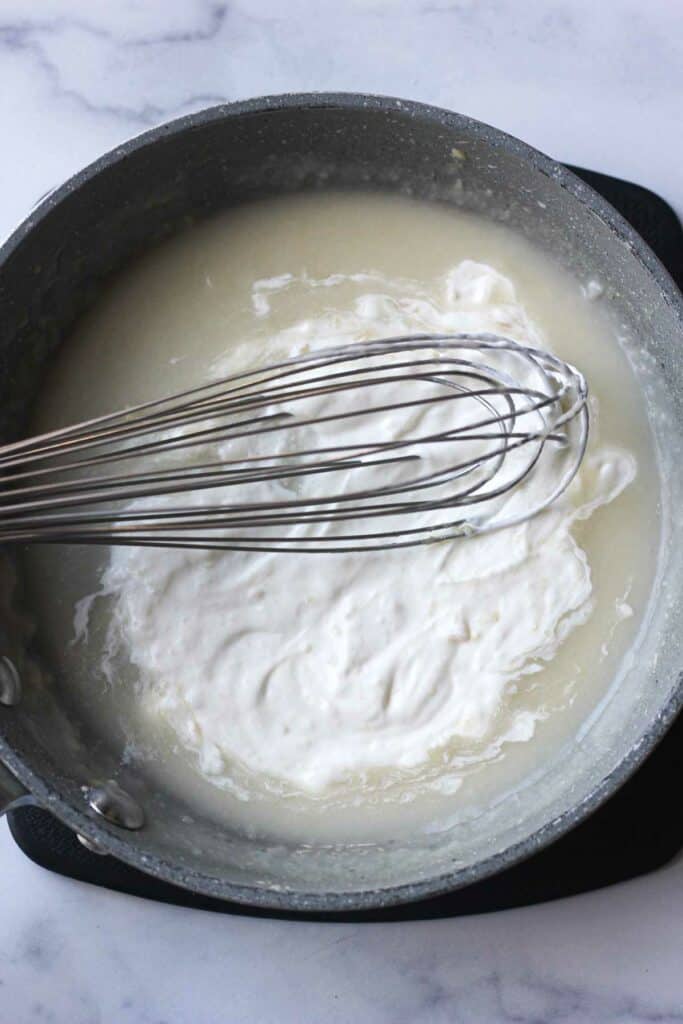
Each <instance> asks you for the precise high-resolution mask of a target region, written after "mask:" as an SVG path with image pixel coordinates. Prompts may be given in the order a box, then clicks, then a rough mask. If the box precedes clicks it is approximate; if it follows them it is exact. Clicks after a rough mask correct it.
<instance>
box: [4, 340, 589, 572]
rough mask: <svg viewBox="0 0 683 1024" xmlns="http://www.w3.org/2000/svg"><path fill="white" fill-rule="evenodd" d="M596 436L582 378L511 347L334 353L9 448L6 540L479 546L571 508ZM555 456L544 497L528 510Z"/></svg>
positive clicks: (308, 547)
mask: <svg viewBox="0 0 683 1024" xmlns="http://www.w3.org/2000/svg"><path fill="white" fill-rule="evenodd" d="M434 412H438V416H437V417H436V420H434V416H431V419H432V422H431V423H430V415H431V414H432V413H434ZM397 417H398V419H397ZM387 423H389V424H395V425H396V424H398V426H396V429H395V431H394V432H393V433H392V430H391V429H388V428H387ZM588 429H589V414H588V405H587V386H586V382H585V379H584V378H583V376H582V375H581V373H580V372H579V371H578V370H577V369H575V368H574V367H573V366H571V365H570V364H568V363H566V362H563V361H562V360H561V359H559V358H557V357H556V356H554V355H552V354H550V353H549V352H546V351H543V350H540V349H537V348H532V347H529V346H525V345H521V344H518V343H516V342H515V341H513V340H511V339H509V338H505V337H502V336H498V335H492V334H415V335H410V336H402V337H395V338H387V339H382V340H380V341H370V342H362V343H356V344H347V345H344V346H342V347H335V348H325V349H320V350H317V351H313V352H307V353H305V354H302V355H298V356H296V357H294V358H289V359H286V360H283V361H282V362H279V363H276V364H274V365H269V366H263V367H256V368H252V369H249V370H245V371H244V372H241V373H236V374H233V375H231V376H228V377H223V378H222V379H220V380H212V381H211V382H210V383H206V384H202V385H200V386H197V387H192V388H189V389H187V390H185V391H183V392H181V393H179V394H174V395H172V396H169V397H167V398H163V399H159V400H154V401H148V402H145V403H143V404H140V405H136V406H134V407H131V408H128V409H123V410H121V411H118V412H113V413H108V414H106V415H102V416H98V417H96V418H94V419H90V420H87V421H86V422H82V423H77V424H74V425H72V426H68V427H65V428H62V429H58V430H54V431H51V432H49V433H46V434H42V435H40V436H36V437H30V438H27V439H24V440H20V441H17V442H14V443H11V444H6V445H4V446H1V447H0V474H1V476H0V480H1V485H0V541H2V542H5V543H31V544H32V543H37V542H40V543H50V544H55V543H59V544H62V543H70V544H104V545H112V544H134V545H146V546H154V547H181V548H210V549H218V550H237V551H289V552H292V551H294V552H317V553H320V552H339V551H363V550H383V549H386V548H394V547H406V546H411V545H418V544H428V543H435V542H438V541H444V540H450V539H453V538H457V537H467V536H472V535H478V534H481V533H484V532H486V531H488V530H492V529H499V528H501V527H504V526H510V525H512V524H515V523H519V522H522V521H524V520H527V519H529V518H530V517H532V516H535V515H537V514H538V513H539V512H541V511H543V510H544V509H546V508H548V507H549V506H550V505H551V504H552V503H553V502H554V501H556V499H557V498H558V497H559V496H560V495H561V494H562V493H563V492H564V491H565V490H566V488H567V487H568V486H569V484H570V483H571V481H572V479H573V478H574V476H575V474H576V472H577V470H578V468H579V466H580V464H581V460H582V458H583V455H584V452H585V449H586V444H587V439H588ZM382 431H384V435H386V436H383V435H382ZM359 432H360V436H359V437H357V436H356V435H357V434H358V433H359ZM246 444H249V445H251V447H250V448H248V449H246V450H242V449H244V447H245V445H246ZM254 446H255V447H254ZM207 450H208V451H209V453H210V455H211V457H210V458H209V461H206V459H207V455H206V452H207ZM543 459H549V460H550V461H549V463H548V465H551V466H552V472H549V471H548V470H546V471H545V472H544V474H543V475H542V481H541V482H542V483H543V486H542V487H540V486H537V487H536V488H535V489H534V488H533V487H531V489H530V490H529V494H527V490H528V488H527V487H525V488H524V491H525V501H520V500H519V499H518V500H517V501H515V500H512V499H514V498H515V496H516V495H519V493H520V488H521V487H522V485H523V484H525V482H531V481H533V480H534V478H536V479H537V480H540V477H539V476H538V467H539V464H540V462H541V460H543ZM202 460H203V461H202ZM264 487H265V488H266V489H265V490H264ZM307 488H308V491H307ZM529 495H531V497H530V496H529Z"/></svg>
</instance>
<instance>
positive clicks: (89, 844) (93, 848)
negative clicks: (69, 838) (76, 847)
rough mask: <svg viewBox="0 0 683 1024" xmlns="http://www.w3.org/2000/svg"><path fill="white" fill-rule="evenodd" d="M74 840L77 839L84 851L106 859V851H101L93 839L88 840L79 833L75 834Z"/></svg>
mask: <svg viewBox="0 0 683 1024" xmlns="http://www.w3.org/2000/svg"><path fill="white" fill-rule="evenodd" d="M76 839H78V841H79V843H80V844H81V846H85V848H86V850H90V852H91V853H96V854H97V855H98V856H100V857H106V855H107V851H106V850H104V849H102V847H101V846H100V844H99V843H98V842H96V841H95V840H94V839H88V837H87V836H82V835H81V833H80V832H77V833H76Z"/></svg>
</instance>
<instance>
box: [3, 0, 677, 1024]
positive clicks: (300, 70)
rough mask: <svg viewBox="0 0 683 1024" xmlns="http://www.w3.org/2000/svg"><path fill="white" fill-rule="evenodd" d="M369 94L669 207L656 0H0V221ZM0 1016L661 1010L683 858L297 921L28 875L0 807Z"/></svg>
mask: <svg viewBox="0 0 683 1024" xmlns="http://www.w3.org/2000/svg"><path fill="white" fill-rule="evenodd" d="M309 89H311V90H314V89H318V90H319V89H327V90H330V89H346V90H355V91H375V92H381V93H390V94H394V95H402V96H408V97H411V98H415V99H421V100H426V101H429V102H433V103H437V104H441V105H443V106H448V107H452V108H454V109H457V110H461V111H463V112H466V113H469V114H472V115H473V116H475V117H478V118H481V119H482V120H485V121H489V122H491V123H492V124H495V125H497V126H499V127H501V128H504V129H507V130H508V131H511V132H513V133H514V134H517V135H520V136H522V137H523V138H525V139H526V140H527V141H529V142H531V143H533V144H535V145H537V146H539V147H540V148H541V149H544V150H545V151H547V152H550V153H552V154H553V155H555V156H558V157H560V158H563V159H566V160H569V161H572V162H574V163H578V164H583V165H584V166H590V167H594V168H596V169H598V170H603V171H606V172H608V173H609V172H613V173H617V174H620V175H621V176H623V177H627V178H631V179H633V180H636V181H639V182H641V183H642V184H644V185H649V186H650V187H652V188H654V189H656V190H658V191H659V192H660V193H662V194H663V195H664V196H665V197H666V198H667V199H668V200H669V201H670V202H671V203H672V204H673V205H674V207H675V208H676V209H677V210H678V212H679V213H681V212H683V177H682V176H681V165H682V162H683V131H682V128H683V116H682V111H683V106H682V104H681V98H682V96H683V7H682V6H681V5H680V4H679V3H678V0H649V2H648V3H643V2H642V0H603V2H602V3H598V2H596V0H565V2H557V0H547V2H542V0H533V2H531V0H525V2H521V0H498V2H496V0H421V2H419V0H404V2H392V0H355V2H349V0H337V2H331V0H317V2H314V0H287V2H286V3H285V2H284V0H234V2H232V3H227V4H225V5H223V4H220V3H212V2H204V0H145V2H142V0H138V2H135V0H117V2H116V3H96V4H93V3H92V2H87V0H34V2H33V3H32V4H28V3H27V2H26V0H0V138H2V141H3V145H2V159H0V183H1V187H0V236H1V235H4V234H6V233H7V232H8V231H9V230H11V228H12V227H13V226H15V225H16V224H17V223H18V222H19V221H20V220H21V219H22V218H23V217H24V216H25V214H26V213H27V211H28V210H29V208H30V207H31V206H32V204H33V203H34V202H35V201H36V200H37V199H38V197H39V196H40V195H41V194H42V193H44V192H45V191H47V190H48V189H49V188H51V187H52V186H53V185H55V184H57V183H58V182H60V181H61V180H63V179H64V178H65V177H66V176H67V175H69V174H70V173H71V172H73V171H75V170H76V169H77V168H79V167H80V166H82V165H83V164H85V163H87V162H88V161H90V160H91V159H93V158H94V157H96V156H97V155H98V154H100V153H102V152H103V151H105V150H106V149H109V148H110V147H112V146H113V145H115V144H116V143H118V142H120V141H121V140H123V139H124V138H126V137H128V136H130V135H133V134H135V133H137V132H139V131H141V130H143V129H145V128H146V127H148V126H150V125H152V124H155V123H156V122H158V121H160V120H165V119H167V118H171V117H174V116H176V115H178V114H180V113H184V112H187V111H190V110H193V109H197V108H200V107H202V106H206V105H209V104H212V103H215V102H219V101H221V100H225V99H235V98H242V97H246V96H250V95H259V94H263V93H268V92H281V91H291V90H309ZM0 879H1V887H2V896H1V897H0V1024H6V1022H7V1024H23V1022H25V1021H38V1022H48V1021H52V1022H59V1024H61V1022H65V1024H67V1022H68V1024H86V1022H87V1024H102V1022H105V1024H108V1022H116V1024H118V1022H122V1024H126V1022H145V1024H162V1022H164V1024H186V1022H187V1024H215V1022H218V1021H231V1022H232V1021H241V1022H250V1024H251V1022H274V1024H281V1022H289V1021H292V1022H309V1021H310V1022H318V1021H322V1020H325V1021H328V1022H347V1021H353V1022H387V1024H401V1022H429V1024H440V1022H446V1021H448V1022H455V1021H463V1022H467V1024H470V1022H479V1021H483V1022H487V1024H495V1022H497V1021H509V1022H513V1021H514V1022H516V1024H527V1022H528V1024H531V1022H538V1024H545V1022H556V1021H557V1022H565V1021H566V1022H586V1024H597V1022H603V1021H605V1022H607V1021H610V1022H615V1024H630V1022H634V1024H643V1022H646V1021H658V1022H660V1024H666V1022H674V1021H683V971H682V969H681V968H682V953H683V859H680V858H679V860H678V862H677V863H676V864H673V865H671V866H670V867H668V868H667V869H665V870H663V871H661V872H659V873H658V874H655V875H652V876H650V877H649V878H645V879H641V880H639V881H636V882H632V883H629V884H627V885H622V886H618V887H615V888H613V889H610V890H605V891H603V892H600V893H598V894H594V895H589V896H584V897H578V898H575V899H572V900H566V901H561V902H558V903H555V904H552V905H547V906H544V907H539V908H531V909H527V910H519V911H510V912H507V913H504V914H494V915H487V916H482V917H478V918H467V919H464V920H452V921H441V922H431V923H424V924H404V925H364V926H359V925H319V924H308V923H291V922H277V921H264V920H250V919H246V918H230V917H223V916H213V915H209V914H204V913H200V912H193V911H188V910H179V909H175V908H170V907H164V906H157V905H154V904H148V903H145V902H142V901H138V900H135V899H132V898H128V897H124V896H119V895H115V894H113V893H108V892H105V891H100V890H97V889H91V888H89V887H87V886H84V885H80V884H78V883H74V882H70V881H68V880H65V879H62V878H59V877H57V876H53V875H50V874H48V873H46V872H43V871H41V870H40V869H38V868H36V867H34V866H33V865H32V864H31V863H29V862H28V861H27V860H25V858H24V857H23V856H22V855H21V854H20V853H19V852H18V850H17V849H16V848H15V847H14V845H13V843H12V841H11V839H10V837H9V833H8V831H7V828H6V825H4V824H2V825H0Z"/></svg>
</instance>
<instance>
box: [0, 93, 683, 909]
mask: <svg viewBox="0 0 683 1024" xmlns="http://www.w3.org/2000/svg"><path fill="white" fill-rule="evenodd" d="M463 156H464V157H465V159H463ZM330 187H334V188H343V189H364V190H367V189H380V190H385V191H390V192H402V193H406V194H409V195H412V196H418V197H427V198H429V199H438V200H440V201H441V202H443V203H452V204H457V205H459V206H462V207H465V208H467V209H471V210H476V211H480V212H484V213H485V214H486V215H487V216H489V217H491V218H493V219H504V220H506V221H507V223H508V224H510V225H511V226H513V227H515V228H516V229H518V230H519V231H521V232H523V233H524V234H525V235H526V236H528V237H529V238H530V239H532V240H533V241H534V242H536V243H537V244H538V245H540V246H543V247H545V248H547V249H549V250H550V251H552V253H553V254H554V256H555V258H556V259H557V260H559V261H560V262H561V263H562V264H564V265H565V266H566V267H567V268H568V269H569V270H570V271H574V272H577V273H580V276H581V277H582V279H584V280H587V279H590V278H591V277H592V276H595V277H597V278H599V279H600V281H601V282H602V283H603V285H604V287H605V289H606V292H607V293H608V294H609V296H610V300H611V302H612V304H613V306H614V307H615V310H616V314H617V317H618V319H619V322H620V324H621V325H622V327H623V330H624V332H625V333H627V334H628V335H629V336H630V337H631V338H634V339H637V344H636V346H635V349H634V351H636V353H637V355H638V358H637V359H635V360H634V361H635V363H637V365H635V366H634V370H635V372H636V373H637V374H638V375H639V378H640V383H641V386H642V389H643V392H644V395H645V399H646V402H647V404H648V409H649V420H650V427H651V430H652V434H653V437H654V441H655V449H656V451H657V458H658V460H659V467H658V468H659V476H660V479H661V543H660V557H659V563H658V568H657V574H656V580H655V584H654V586H653V590H652V594H651V599H650V602H649V606H648V610H647V614H646V622H645V629H644V635H643V637H642V642H641V644H640V647H639V653H638V657H637V658H636V659H634V660H633V663H632V664H630V665H626V666H625V667H624V671H623V674H622V677H621V679H620V682H619V686H618V687H617V688H616V689H615V691H614V692H613V693H612V695H611V698H610V699H609V701H607V702H606V703H605V705H604V707H603V708H602V711H601V714H600V715H598V716H595V720H594V721H592V722H591V724H590V727H586V728H584V729H583V730H582V731H581V733H580V735H579V736H577V737H576V739H575V740H574V741H573V742H572V743H571V744H569V745H568V746H567V747H566V749H564V748H563V749H562V750H560V751H558V752H557V754H556V756H554V757H553V759H552V762H551V763H548V765H547V766H546V767H545V770H544V773H543V776H542V781H541V782H540V783H539V784H538V785H535V786H533V787H527V789H526V790H525V791H524V794H523V797H520V799H518V800H510V801H502V802H500V803H498V804H496V805H495V806H492V807H490V808H488V809H484V810H483V811H482V813H481V815H479V816H478V817H477V818H476V820H474V821H471V822H469V823H467V825H466V826H462V827H458V828H452V829H450V830H445V831H441V832H436V831H435V832H434V833H432V834H429V835H427V834H419V835H415V836H412V837H410V838H403V839H401V840H396V841H393V842H385V843H382V844H379V843H378V844H374V845H373V844H365V845H363V846H359V845H357V844H356V845H352V844H349V845H344V844H342V843H339V844H331V845H327V846H322V845H321V846H316V845H315V844H297V843H295V842H292V843H284V842H278V843H275V842H273V843H268V842H266V841H263V840H257V839H253V838H251V839H250V838H248V837H247V836H245V835H243V834H240V833H238V832H234V833H233V832H231V831H230V830H229V829H226V828H225V827H219V826H218V825H216V824H215V823H214V822H213V821H211V820H209V819H208V818H207V819H206V820H203V819H202V817H201V815H198V814H197V813H196V811H195V809H194V808H188V807H187V806H185V804H184V803H183V799H182V798H181V797H180V796H175V795H174V794H172V793H170V792H165V791H163V792H162V791H161V790H160V789H159V788H157V787H154V786H152V785H150V783H149V782H148V781H146V780H145V779H144V778H142V777H141V775H140V774H139V773H136V771H135V768H134V766H131V765H127V766H126V765H122V764H121V758H120V753H121V751H118V750H116V749H115V746H113V745H112V743H111V742H110V741H109V739H108V738H107V737H106V736H104V735H99V734H94V732H93V726H92V725H91V724H89V722H88V719H87V717H86V716H85V715H83V716H81V715H80V714H79V707H78V705H77V704H76V705H74V704H73V702H72V701H70V700H69V698H68V694H69V686H68V680H60V679H59V678H55V679H54V680H53V682H54V685H53V687H52V690H51V693H50V694H49V698H48V697H46V694H45V692H44V690H42V689H39V688H37V687H35V686H34V685H33V684H32V680H31V674H30V673H29V672H28V671H27V670H26V658H25V654H24V652H22V650H21V649H20V647H19V644H18V642H17V638H16V636H15V635H14V632H13V628H12V622H11V618H7V619H6V620H5V619H3V624H2V631H1V633H0V813H2V812H3V811H7V810H8V809H9V808H11V807H15V806H17V805H19V804H21V803H33V804H36V805H38V806H40V807H43V808H47V809H48V810H50V811H51V812H52V813H53V814H54V815H56V816H57V818H59V819H60V820H61V821H62V822H64V823H65V824H66V825H67V826H69V827H70V828H71V829H73V830H74V831H75V832H76V833H77V834H78V835H79V836H80V837H82V839H83V841H84V842H86V843H87V844H88V845H90V846H91V847H92V848H93V849H96V850H98V851H99V852H102V853H105V854H109V855H111V856H113V857H116V858H120V859H121V860H122V861H125V862H127V863H128V864H131V865H133V866H134V867H136V868H139V869H141V870H142V871H144V872H147V873H149V874H150V875H154V876H156V877H158V878H161V879H165V880H167V881H168V882H172V883H175V884H177V885H180V886H184V887H186V888H187V889H190V890H194V891H195V892H197V893H202V894H206V895H209V896H215V897H219V898H224V899H229V900H236V901H240V902H242V903H247V904H252V905H255V906H262V907H271V908H279V909H286V910H292V911H311V910H318V911H323V910H324V911H343V910H349V909H353V908H370V907H382V906H389V905H392V904H397V903H401V902H406V901H410V900H416V899H419V898H424V897H426V896H429V895H434V894H437V893H440V892H444V891H447V890H452V889H455V888H458V887H460V886H465V885H467V884H469V883H472V882H474V881H478V880H481V879H483V878H485V877H486V876H488V875H491V874H492V873H494V872H497V871H500V870H501V869H502V868H504V867H506V866H508V865H511V864H513V863H514V862H516V861H518V860H520V859H522V858H524V857H528V856H530V855H531V854H533V853H535V852H536V851H538V850H539V849H540V848H541V847H543V846H544V845H545V844H547V843H549V842H551V841H552V840H555V839H556V838H558V837H559V836H560V835H561V834H562V833H564V832H565V831H567V830H568V829H570V828H572V827H573V826H574V825H576V824H577V823H578V822H579V821H581V820H582V819H583V818H584V817H585V816H586V815H588V814H590V813H591V812H592V811H593V810H594V809H595V808H596V807H597V806H598V805H599V804H600V803H601V802H602V801H604V800H605V799H606V798H607V797H609V796H610V794H612V793H613V792H614V791H615V790H616V789H617V787H618V786H620V785H621V784H622V783H623V782H624V780H625V779H626V778H627V777H628V776H629V775H630V774H631V773H632V772H633V771H634V770H635V769H636V767H637V766H638V765H639V763H640V762H641V761H642V760H643V758H644V757H646V755H647V754H648V752H649V751H650V750H651V749H652V747H653V746H654V745H655V744H656V743H657V741H658V740H659V739H660V737H661V736H662V735H663V733H664V731H665V730H666V729H667V727H668V726H669V725H670V723H671V722H672V720H673V718H674V716H675V715H676V713H677V711H678V709H679V708H680V706H681V704H682V702H683V683H682V681H681V675H680V669H681V665H682V664H683V657H682V652H681V644H682V641H683V630H681V628H680V614H679V605H680V603H681V598H682V597H683V543H681V540H682V538H681V526H680V519H679V516H678V510H679V509H680V508H681V507H683V457H682V453H683V360H682V359H681V349H680V342H681V340H682V339H683V298H682V297H681V295H680V293H679V292H678V291H677V289H676V287H675V285H674V284H673V282H672V281H671V279H670V278H669V276H668V274H667V273H666V271H665V270H664V268H663V267H662V266H661V264H660V263H659V262H658V261H657V259H656V258H655V257H654V255H653V254H652V252H651V251H650V250H649V249H648V247H647V246H646V245H645V243H644V242H643V241H642V240H641V239H640V238H639V237H638V236H637V235H636V234H635V233H634V231H633V230H632V229H631V228H630V227H629V225H628V224H627V223H626V222H625V221H624V220H623V219H622V218H621V217H620V216H619V215H618V214H617V213H616V211H615V210H613V209H612V208H611V207H610V206H609V205H608V204H607V203H606V202H605V201H604V200H603V199H602V198H601V197H600V196H598V195H597V194H596V193H595V192H594V191H592V190H591V189H590V188H589V187H588V186H587V185H585V184H583V183H582V182H581V181H580V180H578V179H577V178H576V177H575V176H574V175H572V174H571V173H570V172H569V171H567V170H566V169H565V168H564V167H562V166H560V165H559V164H557V163H555V162H554V161H553V160H551V159H549V158H548V157H546V156H543V155H542V154H541V153H539V152H537V151H535V150H533V149H531V148H529V147H528V146H526V145H524V144H523V143H522V142H520V141H518V140H517V139H514V138H511V137H510V136H509V135H505V134H503V133H502V132H500V131H497V130H495V129H493V128H490V127H488V126H487V125H484V124H481V123H479V122H477V121H473V120H471V119H470V118H467V117H463V116H462V115H460V114H455V113H450V112H448V111H445V110H438V109H435V108H433V107H427V106H423V105H421V104H416V103H410V102H405V101H401V100H396V99H389V98H383V97H375V96H359V95H303V96H296V95H288V96H280V97H270V98H266V99H257V100H251V101H248V102H244V103H234V104H229V105H226V106H220V107H215V108H213V109H210V110H206V111H203V112H201V113H198V114H193V115H191V116H189V117H184V118H181V119H180V120H177V121H174V122H172V123H170V124H167V125H163V126H162V127H160V128H156V129H154V130H153V131H150V132H148V133H147V134H145V135H142V136H141V137H139V138H136V139H133V140H132V141H130V142H127V143H125V144H124V145H122V146H120V147H119V148H117V149H115V150H114V151H113V152H111V153H109V154H108V155H107V156H105V157H103V158H102V159H100V160H98V161H97V162H96V163H94V164H92V165H91V166H90V167H88V168H87V169H86V170H84V171H82V172H81V173H79V174H77V175H76V176H75V177H73V178H72V179H71V180H70V181H68V182H67V183H66V184H65V185H63V186H62V187H61V188H59V189H57V191H55V192H53V193H52V194H51V195H49V196H48V197H47V198H46V199H45V200H44V201H43V202H42V203H41V205H40V206H39V207H38V208H37V209H36V210H34V212H32V213H31V215H30V216H29V217H28V218H27V220H26V221H25V222H24V223H23V224H22V225H21V226H20V227H19V228H18V230H17V231H16V232H15V233H14V234H13V235H12V237H11V238H10V239H9V240H8V241H7V242H6V243H5V245H4V246H3V248H2V249H1V250H0V360H1V364H0V432H1V434H2V437H3V438H4V439H13V438H15V437H18V436H20V435H21V432H22V429H24V425H25V423H26V421H27V416H28V414H29V412H30V409H31V407H32V405H33V403H34V402H35V401H36V400H37V397H38V396H39V393H40V386H41V378H42V375H43V370H44V367H45V366H46V364H47V362H48V361H49V359H50V357H51V354H52V353H53V352H54V351H55V350H56V349H57V347H58V346H59V345H60V344H61V342H62V340H63V339H64V338H65V337H67V336H68V335H69V332H70V331H71V329H72V326H73V324H74V323H75V321H76V320H77V318H78V317H79V316H80V315H81V314H82V313H83V311H84V310H85V309H87V307H88V306H89V305H90V304H91V303H92V302H94V301H95V300H96V299H97V296H98V294H99V292H100V290H101V289H102V287H103V284H104V282H106V280H107V278H108V277H109V276H110V275H111V274H113V273H114V272H115V271H117V270H118V269H119V268H120V267H122V266H123V265H124V264H126V262H127V261H129V260H130V259H131V258H132V257H134V256H135V255H136V254H138V253H140V252H141V251H142V250H143V249H145V248H147V247H149V246H150V245H153V244H156V243H158V242H160V241H162V240H163V239H164V238H166V237H168V236H171V235H172V234H173V233H174V232H176V231H178V230H179V229H181V228H183V227H184V226H185V225H187V224H188V222H192V221H194V220H198V219H200V218H202V217H205V216H208V215H209V214H211V213H212V212H213V211H215V210H218V209H221V208H224V207H226V206H230V205H234V204H238V203H243V202H246V201H248V200H251V199H255V198H258V197H262V196H266V195H276V194H283V193H287V192H293V191H297V190H304V189H321V188H330ZM652 528H653V524H643V530H648V529H652ZM11 554H12V553H11V552H9V553H8V557H11ZM64 557H68V552H67V551H65V552H64ZM20 585H21V581H20V580H19V586H20ZM29 611H30V609H29ZM188 656H191V652H188Z"/></svg>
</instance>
